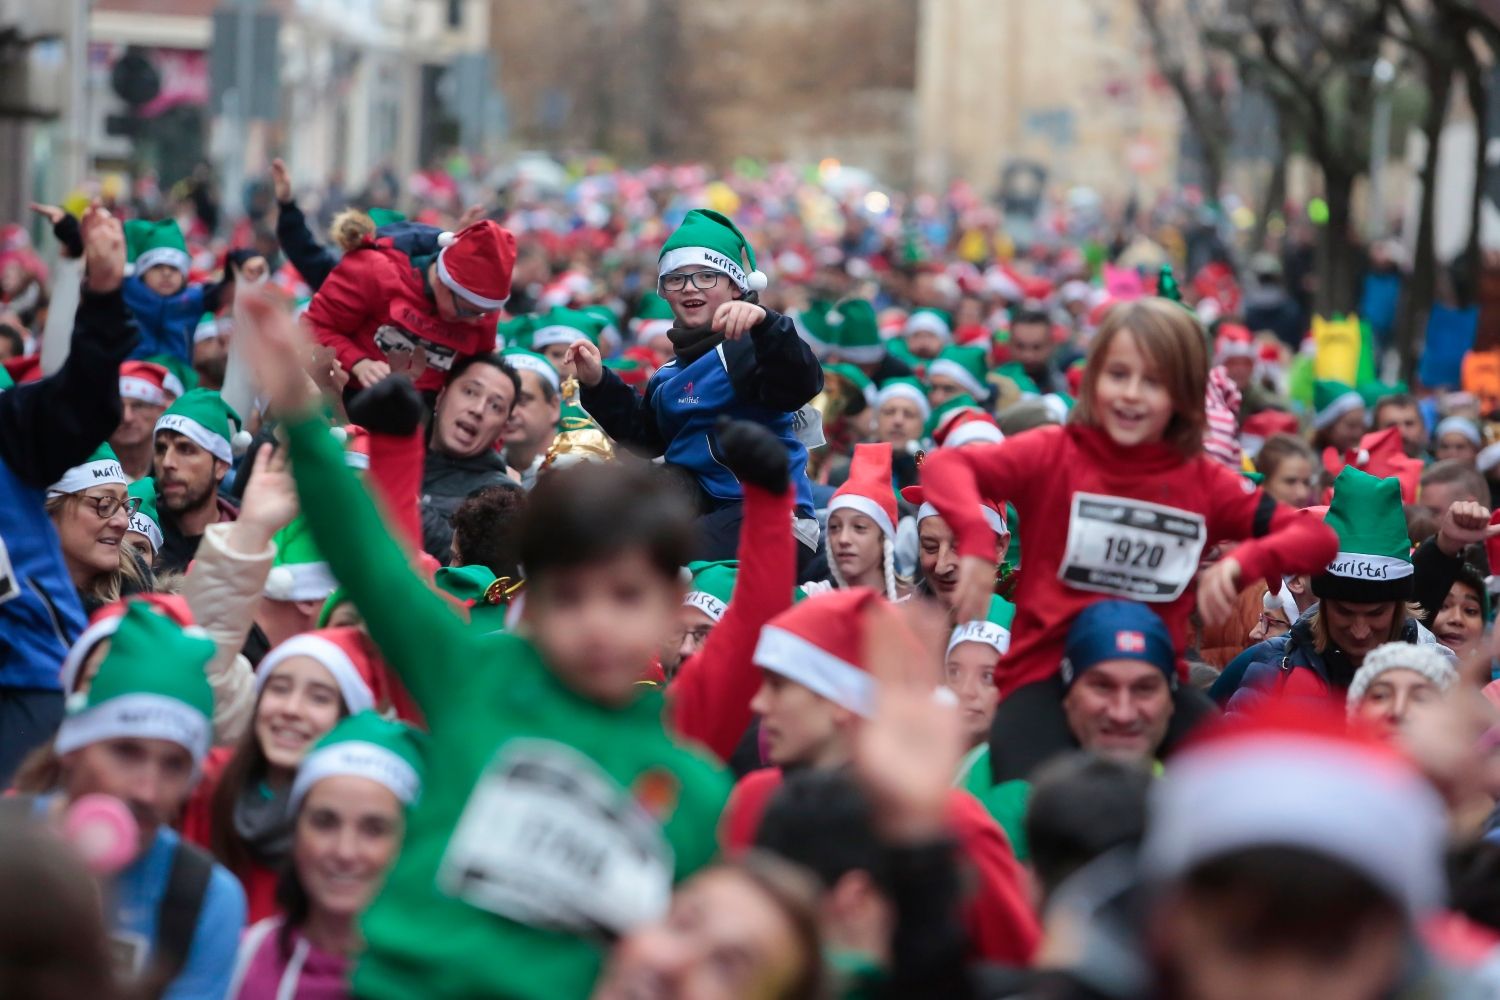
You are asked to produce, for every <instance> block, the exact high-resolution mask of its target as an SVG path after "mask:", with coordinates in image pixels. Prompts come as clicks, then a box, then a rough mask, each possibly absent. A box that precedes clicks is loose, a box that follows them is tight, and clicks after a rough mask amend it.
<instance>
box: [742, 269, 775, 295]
mask: <svg viewBox="0 0 1500 1000" xmlns="http://www.w3.org/2000/svg"><path fill="white" fill-rule="evenodd" d="M770 283H771V281H770V279H769V278H767V277H766V273H765V272H764V271H751V272H750V273H749V274H747V275H745V287H746V288H748V289H750V290H751V291H752V292H761V291H765V288H766V286H767V285H769V284H770Z"/></svg>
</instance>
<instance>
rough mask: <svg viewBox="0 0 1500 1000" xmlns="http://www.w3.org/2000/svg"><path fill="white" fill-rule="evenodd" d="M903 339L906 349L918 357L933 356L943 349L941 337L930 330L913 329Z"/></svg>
mask: <svg viewBox="0 0 1500 1000" xmlns="http://www.w3.org/2000/svg"><path fill="white" fill-rule="evenodd" d="M905 339H906V349H907V350H909V351H911V353H912V354H913V355H914V356H916V357H919V358H935V357H937V356H938V355H939V354H941V353H942V351H943V343H944V341H943V338H942V337H941V336H940V335H938V334H936V333H934V332H933V331H931V330H913V331H912V332H911V333H908V334H907V335H906V338H905Z"/></svg>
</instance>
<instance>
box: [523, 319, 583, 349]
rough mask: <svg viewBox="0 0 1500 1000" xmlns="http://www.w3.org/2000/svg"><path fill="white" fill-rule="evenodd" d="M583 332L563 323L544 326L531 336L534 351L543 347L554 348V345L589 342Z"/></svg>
mask: <svg viewBox="0 0 1500 1000" xmlns="http://www.w3.org/2000/svg"><path fill="white" fill-rule="evenodd" d="M588 339H589V338H588V337H587V336H585V335H584V333H583V331H582V330H577V329H574V328H573V327H571V326H564V325H563V324H561V323H554V324H552V325H551V326H544V327H542V328H541V329H540V330H537V331H536V332H535V333H533V334H532V335H531V347H532V350H540V349H541V348H543V347H552V346H553V345H554V344H571V343H573V341H575V340H588Z"/></svg>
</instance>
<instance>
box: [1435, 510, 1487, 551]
mask: <svg viewBox="0 0 1500 1000" xmlns="http://www.w3.org/2000/svg"><path fill="white" fill-rule="evenodd" d="M1496 534H1500V524H1490V511H1489V508H1487V507H1485V506H1484V504H1481V503H1479V502H1477V501H1474V500H1455V501H1453V503H1451V504H1449V505H1448V509H1447V510H1445V511H1443V519H1442V521H1440V522H1439V523H1438V533H1437V545H1438V548H1439V549H1441V550H1442V551H1443V552H1444V553H1446V554H1447V555H1450V556H1456V555H1458V554H1459V553H1461V552H1463V550H1464V547H1465V546H1468V545H1472V544H1474V543H1475V542H1482V541H1484V540H1485V539H1487V538H1493V537H1494V536H1495V535H1496Z"/></svg>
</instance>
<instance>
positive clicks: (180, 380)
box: [146, 354, 198, 399]
mask: <svg viewBox="0 0 1500 1000" xmlns="http://www.w3.org/2000/svg"><path fill="white" fill-rule="evenodd" d="M146 360H147V361H149V362H151V363H152V364H153V365H161V366H162V367H163V368H165V369H166V370H167V376H168V378H169V379H170V380H171V381H168V382H167V383H166V386H167V388H168V389H171V390H172V391H173V392H175V393H176V394H177V396H178V398H179V399H180V398H182V397H183V396H185V395H187V390H189V389H196V388H198V373H197V372H196V371H194V370H193V366H192V365H190V364H188V363H187V362H186V361H184V360H182V359H181V358H179V357H176V356H174V355H171V354H153V355H151V356H150V357H149V358H147V359H146ZM172 382H176V385H175V386H173V384H172Z"/></svg>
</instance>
